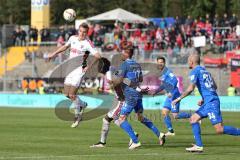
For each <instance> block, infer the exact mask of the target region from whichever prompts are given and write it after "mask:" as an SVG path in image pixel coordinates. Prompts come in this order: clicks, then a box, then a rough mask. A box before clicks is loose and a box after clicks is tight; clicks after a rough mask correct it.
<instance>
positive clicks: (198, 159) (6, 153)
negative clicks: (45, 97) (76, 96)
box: [0, 108, 240, 160]
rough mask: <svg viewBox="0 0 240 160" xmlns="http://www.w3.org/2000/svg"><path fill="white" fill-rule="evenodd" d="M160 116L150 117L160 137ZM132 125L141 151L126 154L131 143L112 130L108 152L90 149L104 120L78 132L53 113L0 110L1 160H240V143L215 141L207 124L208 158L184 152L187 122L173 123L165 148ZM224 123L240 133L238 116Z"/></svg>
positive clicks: (219, 137) (189, 140)
mask: <svg viewBox="0 0 240 160" xmlns="http://www.w3.org/2000/svg"><path fill="white" fill-rule="evenodd" d="M159 113H160V111H159V110H158V111H157V110H156V111H146V112H145V114H146V115H147V116H148V117H149V118H150V119H152V120H153V121H154V124H156V126H157V127H158V128H160V130H161V131H166V128H165V126H164V124H163V121H162V120H161V117H160V116H159ZM130 118H131V119H130V123H131V124H132V126H133V128H134V130H136V131H137V132H138V133H139V134H140V141H141V143H142V147H141V148H139V149H137V150H133V151H130V150H128V141H129V138H128V136H127V135H126V133H124V132H123V131H122V130H121V129H120V128H118V127H116V126H115V125H114V124H112V126H111V130H110V133H109V137H108V141H107V147H106V148H94V149H92V148H89V146H90V145H92V144H93V143H96V142H98V140H99V135H100V129H101V125H102V117H99V118H97V119H93V120H90V121H84V122H82V123H81V124H80V126H79V127H78V128H70V124H71V122H67V121H62V120H60V119H58V118H57V117H56V116H55V113H54V110H53V109H20V108H0V160H1V159H4V160H5V159H9V160H14V159H28V160H30V159H33V160H34V159H43V160H46V159H49V160H59V159H60V160H62V159H63V160H75V159H79V160H84V159H96V160H99V159H102V160H108V159H110V160H117V159H119V160H128V159H139V160H140V159H144V160H153V159H161V160H190V159H194V160H212V159H217V160H220V159H222V160H231V159H232V160H236V159H239V157H240V137H234V136H226V135H215V131H214V129H213V127H212V126H211V124H210V122H209V120H208V119H205V120H203V121H202V125H201V127H202V138H203V142H204V152H203V153H201V154H197V153H187V152H185V148H186V147H189V146H190V145H191V143H192V142H193V136H192V132H191V127H190V125H189V122H188V121H187V120H179V121H173V125H174V128H175V132H176V136H175V137H168V138H167V141H166V144H165V146H164V147H161V146H159V145H158V139H157V137H155V136H154V135H153V133H151V132H150V131H149V130H148V129H147V128H146V127H145V126H143V125H142V124H141V123H139V122H137V121H136V120H135V119H134V116H133V115H132V116H131V117H130ZM223 119H224V123H225V124H227V125H232V126H236V127H240V113H239V112H238V113H232V112H224V113H223Z"/></svg>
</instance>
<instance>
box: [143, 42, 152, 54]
mask: <svg viewBox="0 0 240 160" xmlns="http://www.w3.org/2000/svg"><path fill="white" fill-rule="evenodd" d="M144 50H145V51H149V52H150V51H152V50H153V45H152V43H151V42H147V43H145V45H144Z"/></svg>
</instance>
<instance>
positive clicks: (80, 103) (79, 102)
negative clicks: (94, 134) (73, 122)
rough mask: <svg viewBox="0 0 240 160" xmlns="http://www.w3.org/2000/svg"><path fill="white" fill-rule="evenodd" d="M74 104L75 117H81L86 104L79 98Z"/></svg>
mask: <svg viewBox="0 0 240 160" xmlns="http://www.w3.org/2000/svg"><path fill="white" fill-rule="evenodd" d="M73 104H74V113H75V116H79V115H80V114H81V113H80V112H81V109H82V107H81V106H85V102H84V101H82V100H81V99H80V98H79V97H78V96H76V99H75V100H74V101H73Z"/></svg>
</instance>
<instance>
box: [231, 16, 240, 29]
mask: <svg viewBox="0 0 240 160" xmlns="http://www.w3.org/2000/svg"><path fill="white" fill-rule="evenodd" d="M237 23H238V19H237V16H236V14H235V13H233V14H232V17H231V18H230V25H231V27H232V28H233V27H235V26H236V25H237Z"/></svg>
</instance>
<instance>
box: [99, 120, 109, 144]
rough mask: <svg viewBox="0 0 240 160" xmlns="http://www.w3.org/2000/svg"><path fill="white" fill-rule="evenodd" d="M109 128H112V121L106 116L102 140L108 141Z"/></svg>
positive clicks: (103, 141)
mask: <svg viewBox="0 0 240 160" xmlns="http://www.w3.org/2000/svg"><path fill="white" fill-rule="evenodd" d="M109 129H110V123H109V122H108V121H107V120H106V119H105V118H103V123H102V130H101V140H100V142H102V143H106V140H107V136H108V132H109Z"/></svg>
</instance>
